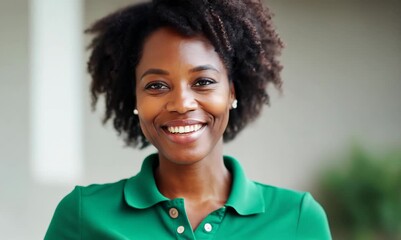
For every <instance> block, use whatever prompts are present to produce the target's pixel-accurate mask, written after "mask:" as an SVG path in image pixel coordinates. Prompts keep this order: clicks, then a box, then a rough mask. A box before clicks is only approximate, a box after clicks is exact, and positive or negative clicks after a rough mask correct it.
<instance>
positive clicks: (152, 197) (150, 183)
mask: <svg viewBox="0 0 401 240" xmlns="http://www.w3.org/2000/svg"><path fill="white" fill-rule="evenodd" d="M158 164H159V157H158V156H157V154H151V155H149V156H147V157H146V158H145V160H144V161H143V163H142V168H141V171H140V172H139V173H138V174H137V175H136V176H134V177H132V178H130V179H128V180H127V182H126V184H125V186H124V197H125V201H126V202H127V204H128V205H129V206H131V207H134V208H139V209H145V208H149V207H151V206H153V205H155V204H157V203H159V202H162V201H168V200H169V199H168V198H166V197H165V196H163V195H162V194H161V193H160V192H159V189H158V188H157V186H156V182H155V178H154V175H153V170H154V169H155V168H156V167H157V165H158Z"/></svg>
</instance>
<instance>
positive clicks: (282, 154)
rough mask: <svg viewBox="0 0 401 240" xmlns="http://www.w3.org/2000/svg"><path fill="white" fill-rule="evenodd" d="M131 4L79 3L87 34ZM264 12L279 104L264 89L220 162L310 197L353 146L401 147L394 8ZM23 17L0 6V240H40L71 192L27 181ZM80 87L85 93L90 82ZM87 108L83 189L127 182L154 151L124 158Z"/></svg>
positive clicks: (276, 4)
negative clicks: (278, 69)
mask: <svg viewBox="0 0 401 240" xmlns="http://www.w3.org/2000/svg"><path fill="white" fill-rule="evenodd" d="M128 2H130V1H128V0H125V1H122V0H119V1H117V0H114V1H108V0H87V1H86V2H85V25H86V26H87V25H88V24H89V23H90V22H92V21H93V20H94V19H96V18H98V17H100V16H103V15H104V14H106V13H108V12H109V11H110V10H112V9H115V8H116V7H117V6H122V5H125V4H126V3H128ZM268 3H269V4H270V6H271V8H272V9H273V10H274V12H275V13H276V18H275V20H276V25H277V26H278V29H279V33H280V34H281V36H282V38H283V40H284V42H285V43H286V44H287V48H286V49H285V50H284V53H283V56H282V59H283V63H284V65H285V69H284V72H283V78H284V81H285V84H284V94H283V96H278V94H277V92H276V91H275V90H274V89H271V93H272V95H273V97H272V106H271V107H269V108H266V109H265V111H264V114H263V116H262V118H261V119H259V120H258V121H257V122H255V123H254V124H253V125H251V126H250V127H249V128H247V129H246V130H245V131H244V132H243V133H242V134H241V135H240V136H238V138H237V139H236V140H235V141H234V142H232V143H230V144H228V145H227V147H226V153H228V154H230V155H233V156H235V157H237V158H238V159H239V160H240V161H241V162H242V163H243V165H244V167H245V168H246V171H247V173H248V175H249V176H250V177H251V178H253V179H256V180H259V181H262V182H265V183H269V184H274V185H279V186H284V187H290V188H296V189H300V190H311V184H312V183H313V178H314V176H315V173H316V171H318V169H319V168H320V167H322V166H324V165H326V164H328V163H329V162H328V159H330V156H331V155H332V154H336V153H338V152H339V151H343V150H345V148H346V147H347V146H348V144H349V143H350V142H351V140H352V139H354V138H356V139H361V141H363V142H364V143H365V144H366V145H367V146H369V147H371V148H372V149H380V148H382V147H390V146H400V145H401V95H400V94H399V93H400V92H401V70H400V69H401V68H400V67H401V45H400V44H399V42H401V2H400V1H395V0H386V1H378V0H377V1H374V0H371V1H363V0H354V1H345V0H344V1H318V0H302V1H290V0H287V1H283V0H269V1H268ZM28 6H29V4H28V1H27V0H19V1H12V0H4V1H1V2H0V30H1V34H0V53H1V54H0V115H1V118H0V238H1V239H41V238H43V235H44V232H45V231H46V228H47V225H48V223H49V221H50V218H51V215H52V213H53V211H54V208H55V206H56V204H57V202H58V201H59V200H60V198H61V197H62V196H64V195H65V194H66V193H68V192H69V191H70V190H71V189H72V187H73V186H71V185H64V186H60V185H55V184H52V183H48V184H39V183H37V182H33V180H32V175H31V172H30V163H29V158H30V157H29V154H30V153H29V145H30V142H29V133H30V131H29V122H30V116H29V95H30V92H29V89H30V86H29V62H28V59H29V55H28V54H29V48H28V46H29V29H28V26H29V22H28V19H29V17H28V12H29V11H28ZM54 17H57V16H54ZM81 30H82V29H81ZM87 40H88V39H87ZM86 43H87V41H86ZM86 43H82V46H83V47H82V48H84V46H85V44H86ZM85 56H87V55H85ZM82 85H83V88H85V89H86V88H87V87H88V85H89V78H88V77H86V78H83V79H82ZM84 102H86V105H85V106H84V122H83V126H84V131H83V133H82V134H83V136H84V137H83V151H84V153H83V154H84V156H83V159H85V160H84V163H83V166H84V176H85V178H84V179H83V180H82V182H81V183H80V184H89V183H92V182H108V181H115V180H117V179H120V178H124V177H128V176H131V175H133V174H135V173H136V172H137V170H138V168H139V166H140V163H141V160H142V159H143V157H144V156H145V155H146V154H147V153H149V152H151V151H152V149H148V150H146V151H145V152H141V151H138V150H132V149H128V148H124V147H123V145H124V144H123V142H122V141H121V140H119V139H118V137H117V136H116V133H115V132H114V131H113V129H112V128H111V126H106V127H105V128H104V127H102V126H101V123H100V117H101V112H102V111H101V108H100V105H99V110H98V111H97V112H96V113H91V112H90V107H89V94H88V93H86V95H85V96H84Z"/></svg>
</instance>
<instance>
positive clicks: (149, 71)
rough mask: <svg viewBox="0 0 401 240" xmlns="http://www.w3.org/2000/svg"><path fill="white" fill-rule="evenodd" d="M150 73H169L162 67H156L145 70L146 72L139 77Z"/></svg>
mask: <svg viewBox="0 0 401 240" xmlns="http://www.w3.org/2000/svg"><path fill="white" fill-rule="evenodd" d="M150 74H157V75H169V72H167V71H166V70H163V69H158V68H151V69H148V70H146V72H144V73H143V74H142V76H141V78H140V79H142V78H143V77H145V76H146V75H150Z"/></svg>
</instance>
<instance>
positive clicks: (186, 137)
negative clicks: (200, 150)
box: [163, 125, 206, 144]
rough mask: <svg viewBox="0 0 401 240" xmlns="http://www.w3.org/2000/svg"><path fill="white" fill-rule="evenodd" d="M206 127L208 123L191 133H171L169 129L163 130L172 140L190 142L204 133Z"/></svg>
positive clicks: (183, 142)
mask: <svg viewBox="0 0 401 240" xmlns="http://www.w3.org/2000/svg"><path fill="white" fill-rule="evenodd" d="M205 128H206V125H203V126H202V127H201V128H200V129H199V130H198V131H195V132H189V133H171V132H169V131H168V130H167V129H163V131H164V132H165V133H166V135H167V138H168V139H169V140H170V141H172V142H174V143H178V144H188V143H192V142H195V141H196V140H197V139H198V138H199V137H200V136H201V135H202V133H203V131H204V130H205Z"/></svg>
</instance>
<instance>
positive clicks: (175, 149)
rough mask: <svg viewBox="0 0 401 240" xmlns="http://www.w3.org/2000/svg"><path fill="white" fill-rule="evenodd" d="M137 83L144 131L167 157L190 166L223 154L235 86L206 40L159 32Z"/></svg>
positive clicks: (138, 70)
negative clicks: (224, 134) (230, 81)
mask: <svg viewBox="0 0 401 240" xmlns="http://www.w3.org/2000/svg"><path fill="white" fill-rule="evenodd" d="M136 79H137V80H136V81H137V82H136V96H137V99H136V100H137V109H138V112H139V114H138V115H139V120H140V125H141V129H142V131H143V133H144V135H145V136H146V138H147V139H148V141H150V142H151V143H152V144H153V145H154V146H155V147H156V148H157V149H158V151H159V154H160V156H161V157H162V158H165V159H168V160H169V161H172V162H174V163H177V164H190V163H194V162H197V161H199V160H202V159H203V158H205V157H207V156H211V155H213V154H219V153H220V152H221V147H222V135H223V133H224V131H225V129H226V126H227V123H228V118H229V110H230V106H231V104H232V102H233V100H234V90H233V89H234V88H233V87H232V86H231V84H230V83H229V81H228V76H227V70H226V68H225V66H224V64H223V62H222V61H221V59H220V57H219V55H218V54H217V53H216V52H215V50H214V47H213V46H212V45H211V44H210V43H209V42H208V41H207V40H206V38H203V37H185V36H182V35H180V34H178V33H177V32H175V31H173V30H171V29H169V28H160V29H158V30H156V31H155V32H153V33H152V34H151V35H150V36H149V37H148V38H147V39H146V40H145V44H144V48H143V53H142V58H141V60H140V62H139V64H138V66H137V68H136ZM220 154H221V153H220Z"/></svg>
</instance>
